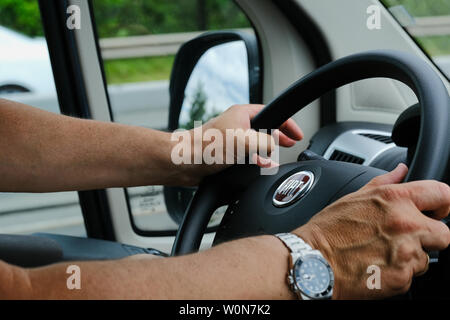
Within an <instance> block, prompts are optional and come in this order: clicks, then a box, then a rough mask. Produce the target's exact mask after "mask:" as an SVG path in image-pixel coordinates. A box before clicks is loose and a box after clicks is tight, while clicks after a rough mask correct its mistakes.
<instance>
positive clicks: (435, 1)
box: [381, 0, 450, 17]
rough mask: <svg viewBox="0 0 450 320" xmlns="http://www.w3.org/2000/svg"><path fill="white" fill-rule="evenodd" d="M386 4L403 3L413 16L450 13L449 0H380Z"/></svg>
mask: <svg viewBox="0 0 450 320" xmlns="http://www.w3.org/2000/svg"><path fill="white" fill-rule="evenodd" d="M381 2H383V3H384V4H385V5H386V6H388V7H391V6H398V5H403V6H404V7H405V8H406V10H408V12H409V13H410V14H411V15H413V16H415V17H423V16H445V15H450V1H449V0H381Z"/></svg>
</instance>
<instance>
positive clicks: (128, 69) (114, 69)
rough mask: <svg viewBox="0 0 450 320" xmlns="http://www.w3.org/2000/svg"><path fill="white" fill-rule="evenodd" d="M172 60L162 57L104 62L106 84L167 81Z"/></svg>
mask: <svg viewBox="0 0 450 320" xmlns="http://www.w3.org/2000/svg"><path fill="white" fill-rule="evenodd" d="M174 58H175V57H174V56H164V57H150V58H139V59H120V60H112V61H111V60H106V61H105V62H104V66H105V73H106V78H107V81H108V84H115V83H126V82H142V81H155V80H168V79H169V77H170V72H171V71H172V65H173V61H174Z"/></svg>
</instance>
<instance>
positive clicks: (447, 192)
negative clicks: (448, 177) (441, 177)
mask: <svg viewBox="0 0 450 320" xmlns="http://www.w3.org/2000/svg"><path fill="white" fill-rule="evenodd" d="M437 188H438V190H439V193H440V195H441V197H442V198H443V199H446V200H447V204H448V205H450V186H448V185H447V184H446V183H443V182H437Z"/></svg>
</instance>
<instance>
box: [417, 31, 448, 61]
mask: <svg viewBox="0 0 450 320" xmlns="http://www.w3.org/2000/svg"><path fill="white" fill-rule="evenodd" d="M416 40H417V42H418V43H419V44H420V46H421V47H422V48H424V50H425V51H426V52H427V53H428V54H429V55H430V56H432V57H434V56H443V55H448V54H450V37H449V36H429V37H418V38H416Z"/></svg>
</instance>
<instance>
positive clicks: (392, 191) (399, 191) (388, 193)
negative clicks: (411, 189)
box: [375, 185, 409, 202]
mask: <svg viewBox="0 0 450 320" xmlns="http://www.w3.org/2000/svg"><path fill="white" fill-rule="evenodd" d="M375 192H376V193H377V194H378V195H379V196H380V197H381V198H382V199H384V200H385V201H388V202H392V201H398V200H400V199H404V198H407V197H408V196H409V194H408V190H407V189H406V188H398V187H394V186H392V185H385V186H379V187H377V188H375Z"/></svg>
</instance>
